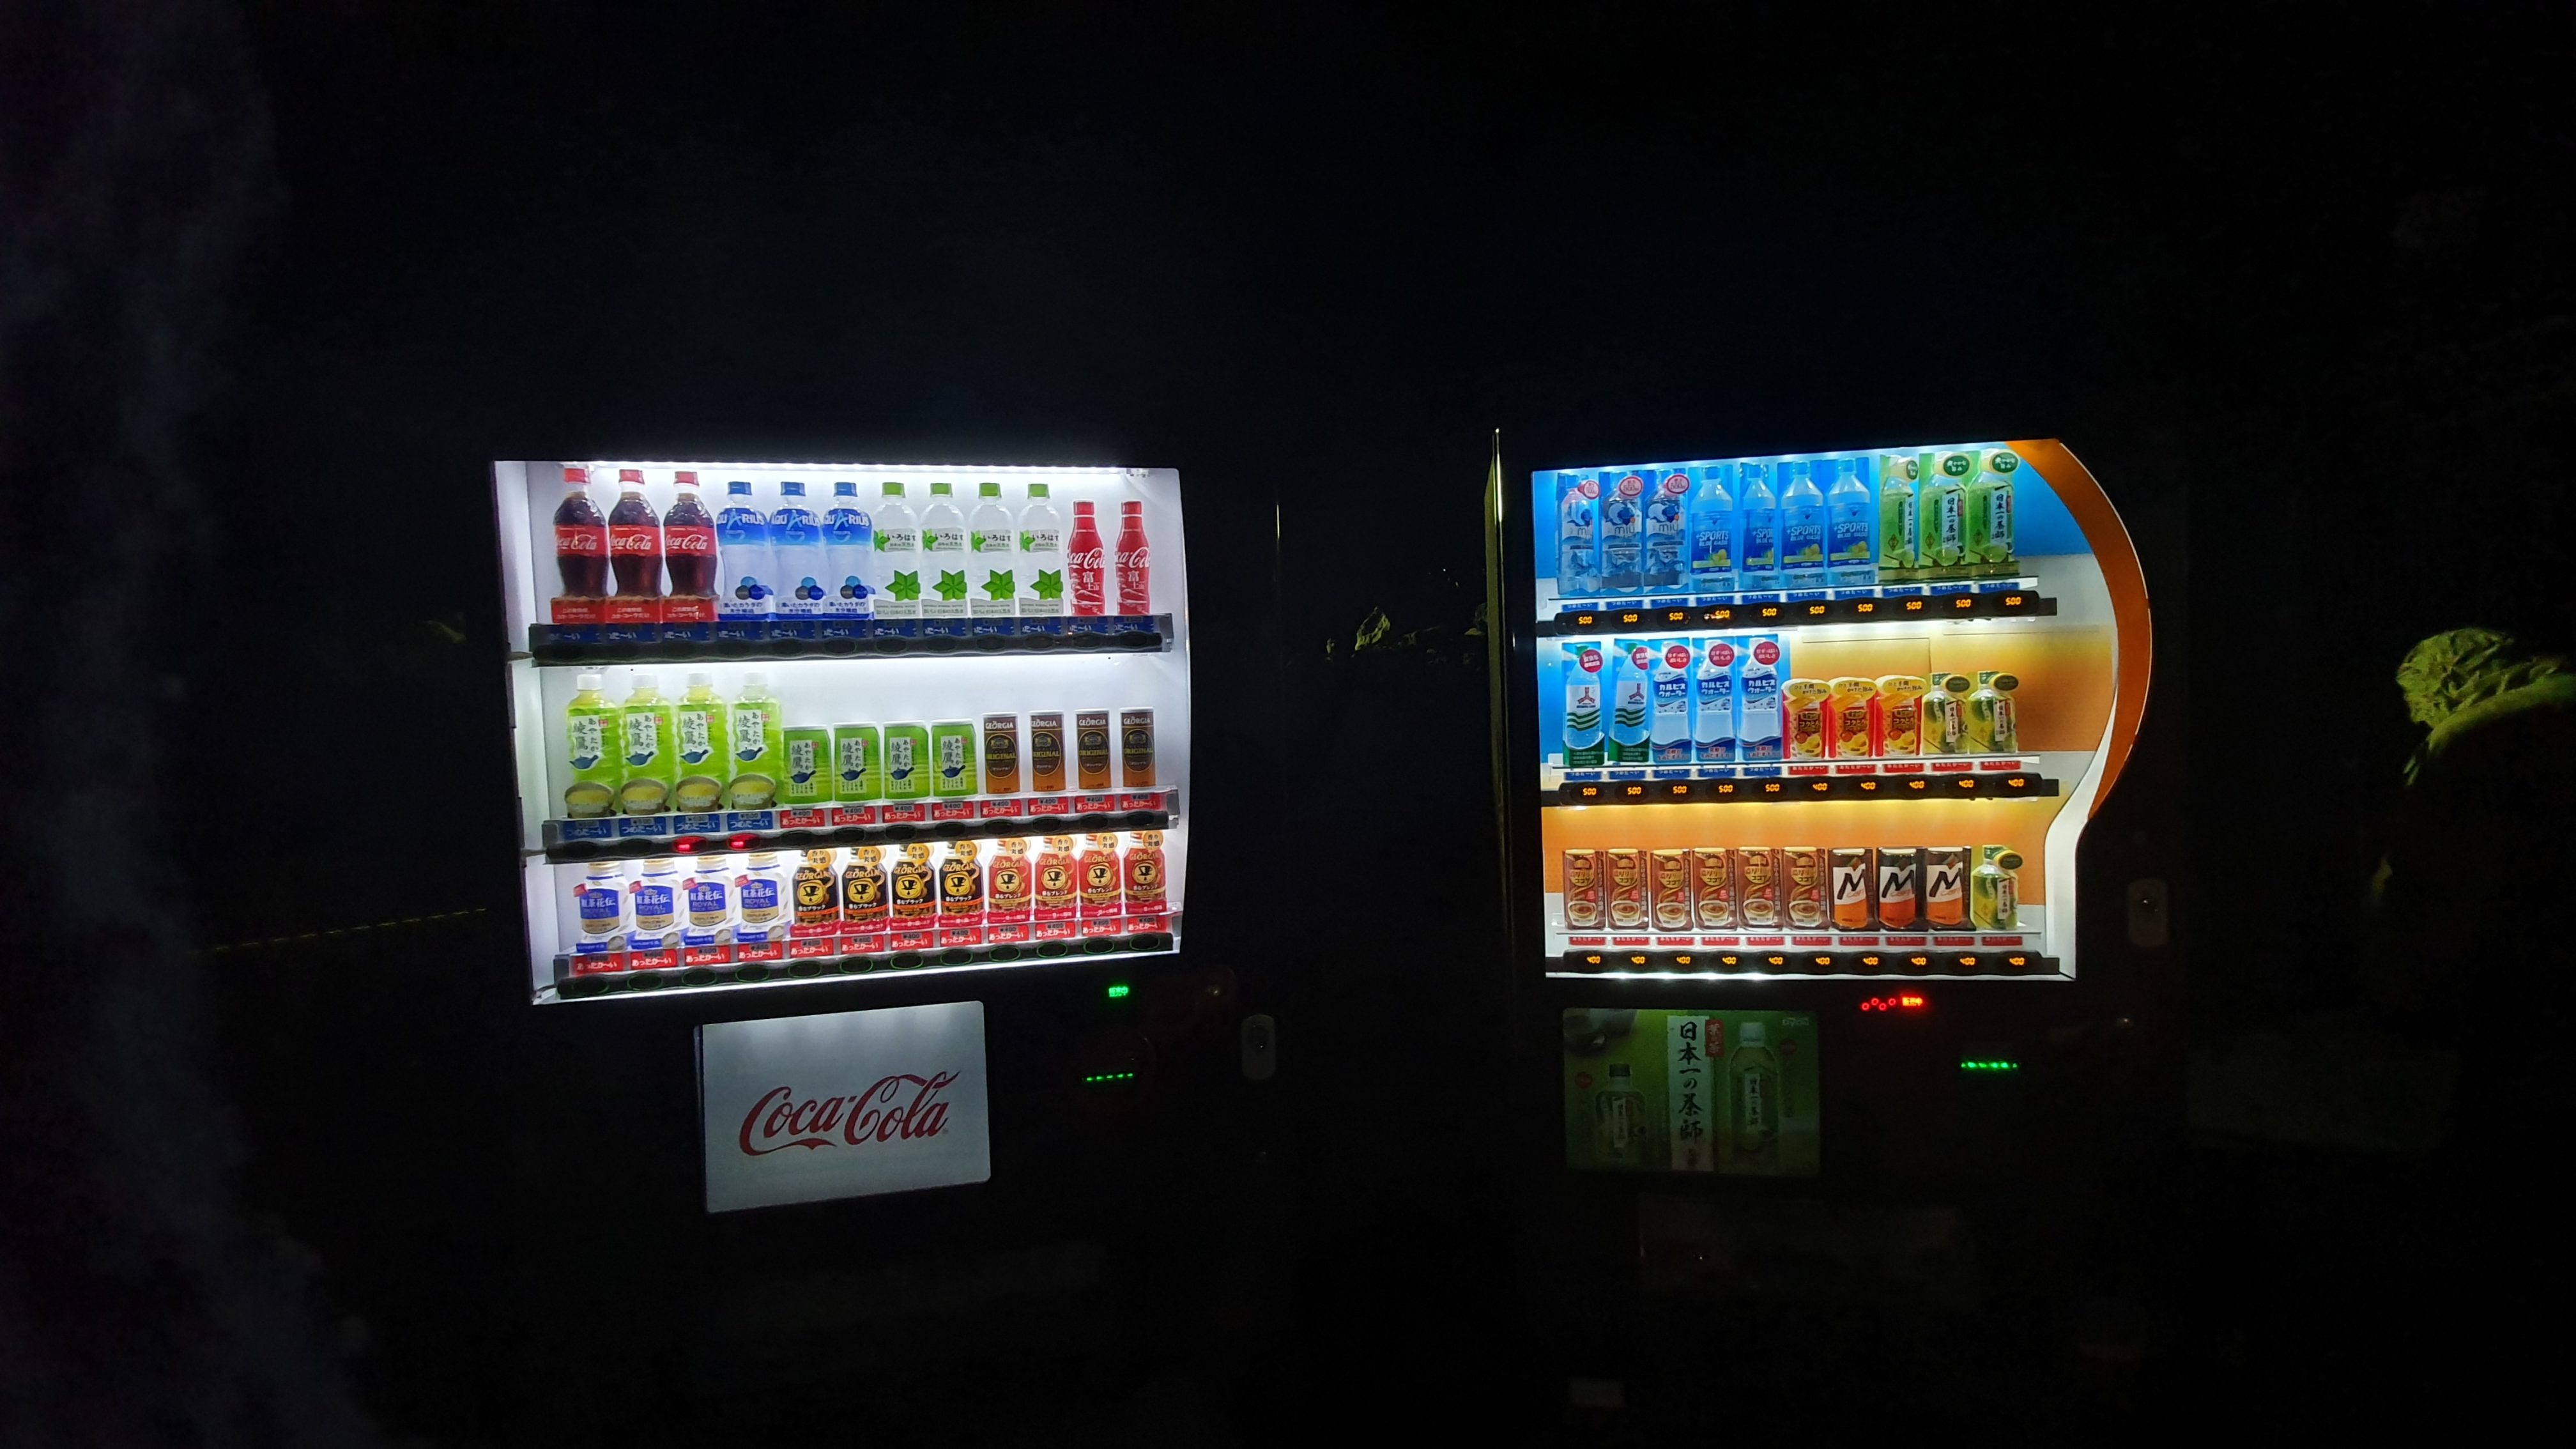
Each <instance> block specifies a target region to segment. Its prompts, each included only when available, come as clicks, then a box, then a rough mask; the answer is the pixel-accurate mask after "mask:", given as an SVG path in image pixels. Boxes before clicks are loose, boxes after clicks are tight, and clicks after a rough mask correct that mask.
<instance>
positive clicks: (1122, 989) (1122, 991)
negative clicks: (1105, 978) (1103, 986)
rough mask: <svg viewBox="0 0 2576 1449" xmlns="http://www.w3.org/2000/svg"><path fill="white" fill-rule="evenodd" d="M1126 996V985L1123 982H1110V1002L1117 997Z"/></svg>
mask: <svg viewBox="0 0 2576 1449" xmlns="http://www.w3.org/2000/svg"><path fill="white" fill-rule="evenodd" d="M1126 994H1127V983H1126V982H1124V981H1112V982H1110V983H1109V999H1110V1000H1112V1001H1116V1000H1117V999H1118V998H1119V997H1122V996H1124V995H1126Z"/></svg>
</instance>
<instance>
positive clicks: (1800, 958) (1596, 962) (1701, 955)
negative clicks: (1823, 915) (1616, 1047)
mask: <svg viewBox="0 0 2576 1449" xmlns="http://www.w3.org/2000/svg"><path fill="white" fill-rule="evenodd" d="M1559 967H1560V969H1558V970H1555V971H1551V972H1549V973H1548V975H1550V976H1552V977H1560V978H1562V977H1569V976H1572V977H1582V978H1584V979H1586V980H1599V979H1603V978H1615V977H1621V976H1628V977H1637V978H1641V979H1646V980H1690V981H1702V980H1720V979H1726V978H1733V977H1764V976H1943V977H1989V976H2009V977H2014V978H2016V979H2022V980H2028V979H2030V978H2033V977H2050V976H2058V977H2062V976H2063V975H2064V973H2063V972H2062V971H2061V970H2060V968H2059V964H2058V961H2057V958H2055V957H2053V956H2042V955H2038V954H2036V953H2034V952H2029V951H2021V950H2012V949H2005V950H1995V951H1960V950H1956V949H1950V950H1934V951H1797V950H1763V951H1669V950H1638V949H1602V948H1598V947H1594V948H1587V949H1582V950H1574V951H1568V952H1566V953H1565V954H1564V956H1562V957H1560V958H1559Z"/></svg>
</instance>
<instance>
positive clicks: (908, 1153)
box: [698, 1001, 992, 1212]
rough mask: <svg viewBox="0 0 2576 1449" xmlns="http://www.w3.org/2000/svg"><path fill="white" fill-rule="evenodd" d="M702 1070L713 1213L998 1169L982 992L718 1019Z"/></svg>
mask: <svg viewBox="0 0 2576 1449" xmlns="http://www.w3.org/2000/svg"><path fill="white" fill-rule="evenodd" d="M698 1068H699V1070H698V1076H699V1092H700V1103H701V1114H702V1118H703V1123H702V1129H703V1132H704V1136H705V1139H706V1141H705V1156H706V1181H707V1210H708V1211H709V1212H728V1211H731V1210H733V1209H736V1208H747V1207H761V1206H767V1205H770V1204H776V1203H793V1202H818V1201H822V1200H824V1199H827V1198H838V1197H859V1196H865V1195H868V1194H871V1193H884V1192H908V1191H911V1190H913V1189H915V1188H924V1187H943V1186H948V1185H951V1184H957V1183H972V1182H983V1181H985V1180H986V1179H988V1178H990V1177H991V1176H992V1158H991V1134H990V1116H989V1113H988V1110H987V1104H986V1100H985V1083H984V1008H983V1004H982V1003H981V1002H973V1001H961V1002H946V1003H941V1004H938V1005H932V1006H905V1007H896V1008H892V1009H889V1010H883V1011H845V1012H835V1013H831V1014H827V1015H820V1016H799V1017H784V1018H779V1019H775V1020H769V1021H732V1022H714V1023H710V1024H708V1025H706V1026H703V1027H701V1028H699V1030H698Z"/></svg>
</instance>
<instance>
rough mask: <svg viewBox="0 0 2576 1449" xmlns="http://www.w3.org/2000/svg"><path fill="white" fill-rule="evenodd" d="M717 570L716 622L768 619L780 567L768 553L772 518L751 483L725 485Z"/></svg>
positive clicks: (736, 481)
mask: <svg viewBox="0 0 2576 1449" xmlns="http://www.w3.org/2000/svg"><path fill="white" fill-rule="evenodd" d="M716 568H717V570H718V574H717V580H718V582H717V586H716V617H717V618H719V619H766V618H768V617H769V615H770V611H771V602H770V600H771V595H772V594H773V593H775V592H776V580H777V578H778V563H777V560H776V559H775V558H773V557H772V556H771V554H770V550H769V515H768V514H767V513H766V512H763V511H762V509H761V507H760V504H759V503H758V502H757V501H756V500H755V499H754V498H753V497H752V492H751V484H750V482H749V481H748V480H745V479H741V478H736V479H734V480H733V481H732V482H730V483H727V484H726V485H725V506H724V511H723V512H721V513H718V514H717V515H716Z"/></svg>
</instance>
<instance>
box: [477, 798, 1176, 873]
mask: <svg viewBox="0 0 2576 1449" xmlns="http://www.w3.org/2000/svg"><path fill="white" fill-rule="evenodd" d="M1179 807H1180V800H1179V792H1178V791H1175V790H1145V791H1123V792H1120V793H1118V794H1114V795H1038V796H1002V797H985V798H981V799H966V800H939V801H913V802H906V803H904V804H900V805H883V804H880V805H858V806H849V805H843V806H834V807H830V808H825V809H816V810H736V811H727V812H724V813H721V814H710V815H620V816H611V817H608V818H606V819H600V820H549V821H547V822H545V831H544V836H545V838H544V844H543V846H542V847H541V848H540V849H539V850H536V851H530V852H528V853H529V854H543V855H544V856H545V858H546V859H547V860H550V861H553V862H555V863H557V864H569V863H575V862H580V861H588V860H640V859H645V858H649V857H652V856H661V855H693V854H699V853H716V852H726V851H744V850H824V849H828V848H830V847H832V846H838V845H894V844H900V843H902V842H904V841H907V840H1002V839H1007V838H1010V837H1014V836H1032V835H1087V834H1092V833H1095V832H1099V831H1107V830H1169V829H1170V828H1171V826H1172V820H1173V817H1174V815H1175V814H1177V812H1178V810H1179ZM1005 811H1007V813H1004V812H1005ZM897 812H901V814H902V816H903V818H896V816H897ZM1041 812H1043V813H1041Z"/></svg>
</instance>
